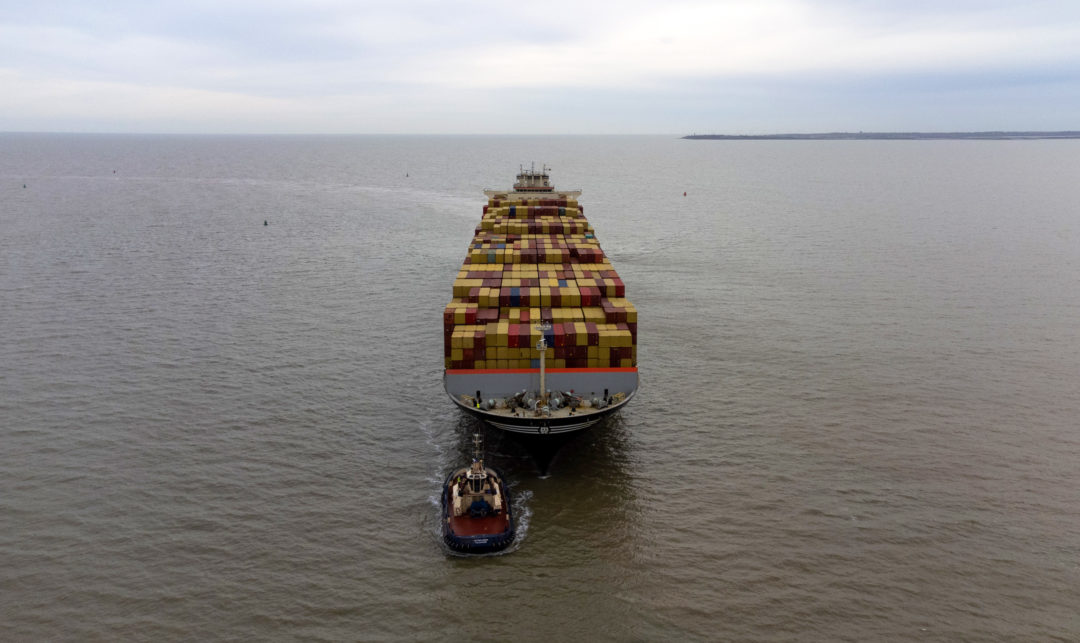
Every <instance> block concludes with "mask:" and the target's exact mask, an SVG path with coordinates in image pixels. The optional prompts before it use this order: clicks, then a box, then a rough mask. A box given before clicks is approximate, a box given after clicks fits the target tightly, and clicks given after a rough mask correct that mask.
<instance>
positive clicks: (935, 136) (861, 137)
mask: <svg viewBox="0 0 1080 643" xmlns="http://www.w3.org/2000/svg"><path fill="white" fill-rule="evenodd" d="M683 138H684V139H689V140H695V141H702V140H707V141H925V140H976V141H1001V140H1012V139H1048V138H1080V131H1065V132H827V133H822V134H691V135H689V136H684V137H683Z"/></svg>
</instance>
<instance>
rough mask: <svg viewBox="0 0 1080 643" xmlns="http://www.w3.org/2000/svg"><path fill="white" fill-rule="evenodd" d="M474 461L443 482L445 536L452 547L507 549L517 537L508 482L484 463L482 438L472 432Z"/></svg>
mask: <svg viewBox="0 0 1080 643" xmlns="http://www.w3.org/2000/svg"><path fill="white" fill-rule="evenodd" d="M473 445H474V448H475V451H474V454H473V461H472V464H471V465H469V466H467V467H462V468H460V469H457V470H456V471H454V472H453V473H451V474H450V475H449V476H448V477H447V478H446V482H445V483H444V484H443V494H442V513H443V540H445V541H446V544H447V545H449V546H450V548H451V549H453V550H455V551H459V552H463V553H467V554H483V553H488V552H494V551H499V550H501V549H505V548H506V547H507V545H509V544H510V543H511V542H513V540H514V517H513V515H512V514H511V509H510V492H509V490H508V489H507V488H506V482H505V481H504V480H503V477H502V476H501V475H499V474H498V473H497V472H496V471H495V470H494V469H492V468H490V467H485V466H484V459H483V446H484V442H483V439H482V438H481V437H480V434H479V433H477V434H475V435H474V436H473Z"/></svg>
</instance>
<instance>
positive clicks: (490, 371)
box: [446, 366, 637, 375]
mask: <svg viewBox="0 0 1080 643" xmlns="http://www.w3.org/2000/svg"><path fill="white" fill-rule="evenodd" d="M539 372H540V369H538V368H475V369H450V368H448V369H446V374H447V375H504V374H507V373H539ZM544 372H545V373H637V367H636V366H631V367H628V368H545V369H544Z"/></svg>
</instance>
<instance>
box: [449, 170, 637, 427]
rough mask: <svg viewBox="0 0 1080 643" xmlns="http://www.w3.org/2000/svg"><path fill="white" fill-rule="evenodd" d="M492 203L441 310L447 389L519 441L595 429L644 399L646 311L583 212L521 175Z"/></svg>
mask: <svg viewBox="0 0 1080 643" xmlns="http://www.w3.org/2000/svg"><path fill="white" fill-rule="evenodd" d="M484 194H485V195H486V196H487V204H486V205H484V207H483V213H482V217H481V219H480V223H479V224H478V225H477V226H476V229H475V232H474V236H473V239H472V242H471V243H470V244H469V248H468V250H467V251H466V254H465V261H464V263H463V264H462V266H461V269H460V270H459V271H458V274H457V277H456V278H455V279H454V282H453V287H452V291H451V292H452V295H453V298H452V299H451V301H450V303H449V304H447V306H446V308H445V309H444V311H443V347H444V360H445V362H444V367H445V370H444V375H443V383H444V386H445V388H446V392H447V394H448V395H449V396H450V399H451V400H453V401H454V403H455V404H457V405H458V406H459V407H460V408H461V409H462V410H464V411H466V412H468V413H471V414H473V415H475V416H477V417H479V418H480V419H482V420H483V421H484V422H486V423H488V424H490V425H491V426H493V427H495V428H497V429H501V430H504V431H510V432H513V433H516V434H524V435H533V436H539V437H543V436H558V435H566V434H570V433H573V432H575V431H581V430H584V429H587V428H589V427H591V426H593V425H595V424H597V423H598V422H599V421H600V420H602V419H603V418H604V417H606V416H607V415H609V414H611V413H613V412H615V411H618V410H619V409H621V408H623V407H624V406H626V404H627V403H628V402H629V401H630V399H631V398H633V397H634V394H635V393H636V392H637V388H638V370H637V338H638V334H637V330H638V319H637V310H636V309H635V308H634V306H633V304H631V303H630V301H629V300H628V299H627V298H626V286H625V284H623V281H622V280H621V279H620V278H619V275H618V273H616V272H615V269H614V267H612V265H611V263H610V262H609V261H608V258H607V256H606V255H605V254H604V251H603V250H602V249H601V248H600V243H599V241H597V238H596V233H595V231H594V230H593V229H592V226H591V225H589V222H588V220H587V219H586V218H585V216H584V210H583V208H582V206H581V204H579V203H578V197H579V196H580V195H581V191H580V190H556V189H555V188H554V186H553V185H551V182H550V177H549V175H548V168H547V167H543V166H542V167H541V169H540V170H537V169H536V168H535V166H532V167H530V168H529V169H525V168H524V167H522V168H521V169H520V170H519V172H518V175H517V180H516V181H515V183H514V186H513V188H512V189H511V190H485V191H484Z"/></svg>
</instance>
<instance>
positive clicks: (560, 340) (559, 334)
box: [551, 324, 566, 357]
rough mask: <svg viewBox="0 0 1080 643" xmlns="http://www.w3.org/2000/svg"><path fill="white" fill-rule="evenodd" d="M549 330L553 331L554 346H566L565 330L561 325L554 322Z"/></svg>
mask: <svg viewBox="0 0 1080 643" xmlns="http://www.w3.org/2000/svg"><path fill="white" fill-rule="evenodd" d="M551 330H553V331H555V346H556V347H558V348H562V347H563V346H566V331H565V330H564V329H563V325H562V324H555V325H554V326H553V327H552V328H551ZM556 357H557V356H556Z"/></svg>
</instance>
